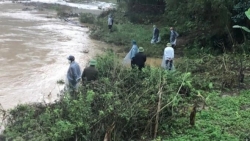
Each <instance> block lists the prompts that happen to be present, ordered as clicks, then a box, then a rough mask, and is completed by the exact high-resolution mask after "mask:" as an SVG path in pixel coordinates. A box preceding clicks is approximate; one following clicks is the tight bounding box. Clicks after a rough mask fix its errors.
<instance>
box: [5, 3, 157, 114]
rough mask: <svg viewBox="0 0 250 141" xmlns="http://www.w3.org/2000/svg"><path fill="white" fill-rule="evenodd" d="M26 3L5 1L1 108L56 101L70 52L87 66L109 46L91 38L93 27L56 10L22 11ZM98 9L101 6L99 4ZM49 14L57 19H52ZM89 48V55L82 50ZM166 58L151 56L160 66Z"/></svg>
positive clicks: (81, 63) (148, 61)
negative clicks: (65, 17) (60, 16)
mask: <svg viewBox="0 0 250 141" xmlns="http://www.w3.org/2000/svg"><path fill="white" fill-rule="evenodd" d="M23 8H24V6H23V5H22V4H12V3H10V2H9V3H8V2H7V3H6V2H4V3H1V2H0V104H1V105H0V106H2V107H0V108H3V109H10V108H13V107H14V106H16V105H17V104H20V103H31V102H53V101H55V100H56V99H57V98H58V97H57V94H58V93H59V92H60V91H61V90H62V89H63V87H64V86H63V85H59V84H57V81H58V80H65V77H66V73H67V69H68V66H69V64H68V61H67V59H66V58H67V56H68V55H74V56H75V58H76V61H77V62H78V63H79V64H80V66H81V68H82V69H83V68H84V67H85V66H86V64H87V62H88V61H89V59H90V58H93V57H94V56H95V55H96V54H98V53H101V52H102V50H103V49H105V48H108V47H110V45H107V44H105V43H103V42H99V41H94V40H91V39H90V38H89V37H88V31H89V30H88V28H82V27H79V26H76V25H74V24H71V23H68V22H65V21H62V20H60V19H58V18H53V17H56V13H55V12H52V11H46V10H45V11H36V10H32V11H22V9H23ZM96 9H97V8H96ZM48 15H49V17H52V18H47V17H48ZM83 50H89V53H87V54H84V53H82V52H83ZM160 63H161V59H152V58H148V59H147V64H151V65H154V66H159V65H160Z"/></svg>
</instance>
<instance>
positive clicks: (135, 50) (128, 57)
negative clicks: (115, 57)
mask: <svg viewBox="0 0 250 141" xmlns="http://www.w3.org/2000/svg"><path fill="white" fill-rule="evenodd" d="M137 53H138V46H137V44H136V41H135V40H133V41H132V48H131V49H130V51H129V53H128V54H127V55H126V56H125V58H124V59H123V60H124V63H125V64H128V63H129V62H130V63H131V67H132V63H133V58H134V57H135V55H136V54H137Z"/></svg>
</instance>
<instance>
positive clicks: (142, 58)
mask: <svg viewBox="0 0 250 141" xmlns="http://www.w3.org/2000/svg"><path fill="white" fill-rule="evenodd" d="M143 52H144V49H143V47H139V52H138V53H137V54H136V55H135V57H134V58H133V64H134V65H136V66H137V67H138V68H139V70H142V68H144V67H145V62H146V60H147V57H146V55H145V54H144V53H143Z"/></svg>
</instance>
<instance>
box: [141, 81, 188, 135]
mask: <svg viewBox="0 0 250 141" xmlns="http://www.w3.org/2000/svg"><path fill="white" fill-rule="evenodd" d="M184 81H185V79H183V80H182V83H181V86H180V87H179V89H178V91H177V93H176V95H175V96H174V98H173V100H172V101H170V102H169V103H168V104H166V105H165V106H163V107H162V108H161V109H160V110H159V111H158V112H159V113H160V112H161V111H162V110H163V109H165V108H166V107H167V106H169V105H170V104H171V103H173V101H174V100H175V97H176V96H177V95H178V94H179V92H180V90H181V88H182V86H183V84H184ZM156 114H157V113H156ZM156 114H154V115H153V116H152V118H151V119H150V120H149V122H150V121H152V120H153V118H154V117H155V116H156ZM148 126H149V123H148V125H147V126H146V128H147V127H148ZM145 130H146V129H145Z"/></svg>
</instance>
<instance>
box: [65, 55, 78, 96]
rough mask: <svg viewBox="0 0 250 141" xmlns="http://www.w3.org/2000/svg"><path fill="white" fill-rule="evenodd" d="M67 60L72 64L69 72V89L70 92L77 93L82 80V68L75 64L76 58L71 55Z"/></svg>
mask: <svg viewBox="0 0 250 141" xmlns="http://www.w3.org/2000/svg"><path fill="white" fill-rule="evenodd" d="M67 59H68V60H69V64H70V65H69V69H68V72H67V80H68V87H69V90H70V91H77V89H78V84H79V82H80V80H81V68H80V66H79V65H78V63H76V62H75V57H74V56H72V55H70V56H69V57H68V58H67Z"/></svg>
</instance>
